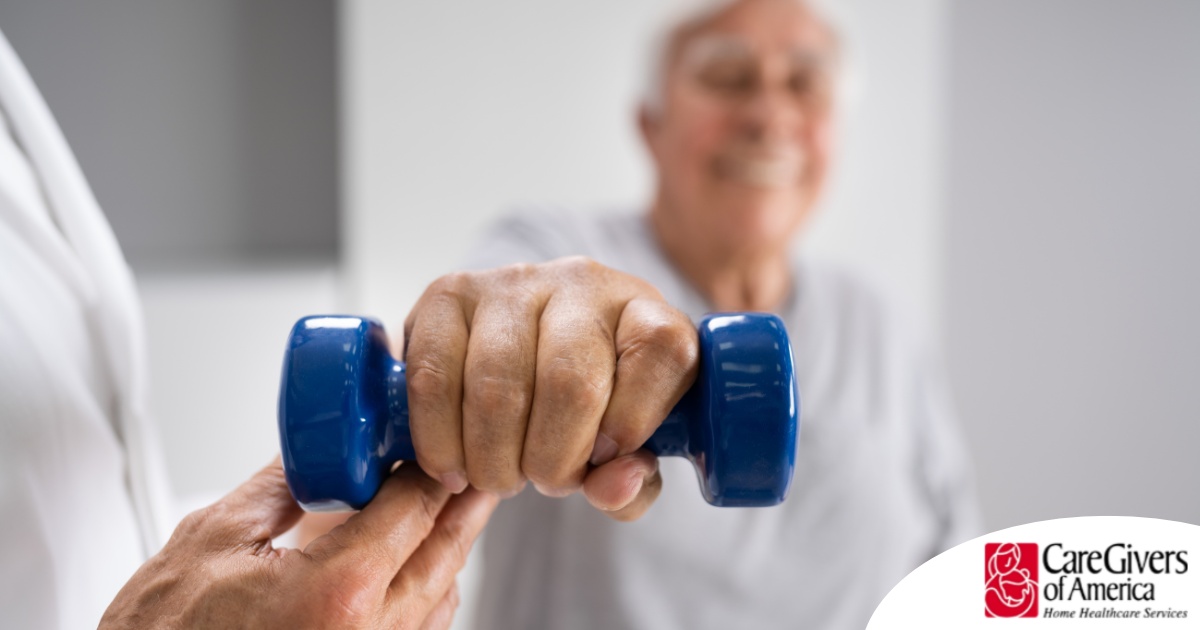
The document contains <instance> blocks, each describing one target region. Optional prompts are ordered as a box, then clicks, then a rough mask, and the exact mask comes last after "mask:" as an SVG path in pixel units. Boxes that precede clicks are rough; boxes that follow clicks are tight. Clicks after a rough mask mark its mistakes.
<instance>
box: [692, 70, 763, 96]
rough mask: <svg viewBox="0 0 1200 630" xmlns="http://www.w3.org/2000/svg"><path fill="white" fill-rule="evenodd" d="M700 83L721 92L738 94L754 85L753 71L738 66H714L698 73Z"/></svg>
mask: <svg viewBox="0 0 1200 630" xmlns="http://www.w3.org/2000/svg"><path fill="white" fill-rule="evenodd" d="M700 83H701V84H702V85H704V86H705V87H707V88H710V89H712V90H715V91H717V92H722V93H731V94H738V93H744V92H747V91H749V90H751V89H753V87H754V73H753V72H747V71H746V70H745V69H744V68H740V67H722V66H716V67H711V68H707V69H705V70H704V71H703V72H701V73H700Z"/></svg>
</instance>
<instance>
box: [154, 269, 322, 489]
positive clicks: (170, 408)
mask: <svg viewBox="0 0 1200 630" xmlns="http://www.w3.org/2000/svg"><path fill="white" fill-rule="evenodd" d="M137 281H138V289H139V290H140V292H141V296H142V304H143V307H144V310H145V314H146V326H147V337H148V338H147V341H148V344H149V350H150V367H151V375H150V391H151V398H150V411H151V414H152V416H153V417H154V418H155V420H156V424H157V425H158V427H159V432H160V434H161V437H162V441H163V447H164V450H165V453H166V455H167V467H168V472H169V473H170V475H171V481H172V486H173V490H174V491H175V494H176V495H177V497H179V498H180V500H181V504H182V505H183V506H185V507H198V506H199V505H202V504H203V503H206V502H207V501H211V500H213V499H216V498H217V497H219V496H221V495H223V494H225V493H226V492H228V491H229V490H232V489H233V488H234V487H236V486H237V485H238V484H240V483H241V482H242V481H245V480H246V479H247V478H248V477H249V476H250V475H251V474H253V473H254V472H255V471H257V470H258V469H259V468H261V467H263V466H265V465H266V464H267V463H268V462H269V461H270V460H271V458H272V457H273V456H274V455H275V454H276V453H278V452H279V433H278V429H277V428H276V427H277V421H276V418H277V416H276V402H277V401H278V399H279V398H278V397H279V374H280V370H281V368H282V366H283V350H284V347H285V344H286V341H287V334H288V331H289V330H291V327H292V324H294V323H295V322H296V320H297V319H298V318H300V317H301V316H303V315H310V314H313V313H320V312H330V311H337V310H339V309H338V306H339V297H338V281H337V275H336V273H335V271H334V269H333V267H332V266H331V265H330V264H329V263H322V262H312V263H296V262H293V263H291V264H288V265H279V264H277V265H262V264H259V265H254V266H247V265H244V264H238V265H232V266H220V267H212V266H210V267H207V268H200V269H195V268H193V269H167V270H160V271H147V272H140V273H138V274H137ZM206 500H207V501H206Z"/></svg>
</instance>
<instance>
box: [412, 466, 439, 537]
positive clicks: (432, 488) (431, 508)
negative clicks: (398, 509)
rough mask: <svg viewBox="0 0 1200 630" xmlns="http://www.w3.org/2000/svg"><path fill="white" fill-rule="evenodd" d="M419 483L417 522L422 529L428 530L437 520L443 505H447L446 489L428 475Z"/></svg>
mask: <svg viewBox="0 0 1200 630" xmlns="http://www.w3.org/2000/svg"><path fill="white" fill-rule="evenodd" d="M417 484H418V490H419V492H417V499H418V501H417V507H416V510H415V512H416V523H415V524H416V526H417V529H419V530H420V531H422V532H428V531H429V530H431V529H433V524H434V523H436V522H437V517H438V514H441V513H442V507H443V506H444V505H445V500H444V498H443V497H442V494H443V493H444V492H445V491H444V490H443V489H442V487H441V485H440V484H438V483H437V482H435V481H433V480H432V479H430V478H428V477H424V478H422V479H419V480H418V481H417Z"/></svg>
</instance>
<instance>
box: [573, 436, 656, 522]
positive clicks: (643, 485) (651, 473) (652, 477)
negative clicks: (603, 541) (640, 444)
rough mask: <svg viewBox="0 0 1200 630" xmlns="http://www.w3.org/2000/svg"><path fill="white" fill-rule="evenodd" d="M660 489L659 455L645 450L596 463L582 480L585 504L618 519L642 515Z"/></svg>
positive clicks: (635, 517) (629, 519)
mask: <svg viewBox="0 0 1200 630" xmlns="http://www.w3.org/2000/svg"><path fill="white" fill-rule="evenodd" d="M660 492H662V475H661V474H659V472H658V458H657V457H655V456H654V454H653V453H651V452H650V451H647V450H645V449H642V450H639V451H635V452H633V453H630V454H629V455H622V456H621V457H618V458H616V459H614V460H612V461H610V462H608V463H607V464H604V465H602V466H597V467H596V468H594V469H592V471H591V472H589V473H588V475H587V477H586V478H585V479H584V481H583V495H584V496H585V497H587V500H588V503H591V504H592V506H593V507H595V508H597V509H599V510H600V511H602V512H604V513H605V514H607V515H608V516H610V517H612V518H614V519H616V520H618V521H632V520H636V519H638V518H641V516H642V515H643V514H645V513H646V510H648V509H650V506H651V505H652V504H653V503H654V500H655V499H657V498H658V495H659V493H660Z"/></svg>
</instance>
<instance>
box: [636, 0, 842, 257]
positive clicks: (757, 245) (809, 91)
mask: <svg viewBox="0 0 1200 630" xmlns="http://www.w3.org/2000/svg"><path fill="white" fill-rule="evenodd" d="M668 55H669V57H668V63H667V68H666V76H665V81H664V86H663V93H662V100H661V104H660V108H659V109H658V110H657V111H646V112H643V118H642V128H643V133H644V135H645V137H646V141H647V144H648V145H649V147H650V151H651V154H652V156H653V158H654V161H655V163H656V165H657V167H658V175H659V183H660V186H661V193H662V195H663V199H664V201H665V204H664V205H665V206H666V207H665V208H660V211H663V212H667V213H673V214H674V215H675V216H673V217H671V219H672V222H673V223H674V224H675V225H688V226H689V228H694V229H697V230H700V234H703V236H704V237H705V238H703V239H702V240H704V241H706V245H705V246H709V247H711V246H714V245H716V246H718V247H721V248H723V249H726V250H727V251H726V253H728V254H733V255H743V254H746V253H750V254H753V252H755V251H756V250H762V249H763V248H771V249H775V248H779V247H785V246H786V243H787V242H788V241H789V240H790V238H791V236H792V235H793V234H794V233H795V232H796V230H797V229H798V228H799V226H800V225H801V224H803V223H804V220H805V219H806V218H807V217H808V214H809V212H810V210H811V208H812V206H813V204H814V203H815V201H816V199H817V196H818V194H819V193H820V190H821V188H822V184H823V182H824V180H825V178H826V173H827V170H828V166H829V161H830V158H831V153H832V149H833V147H832V144H833V142H832V127H833V121H832V115H833V112H832V109H833V90H834V85H833V84H834V73H835V68H834V65H835V59H834V57H835V42H834V40H833V38H832V36H831V34H830V33H829V32H828V30H827V28H826V27H825V26H824V25H823V24H822V23H821V22H820V21H819V20H818V19H817V18H816V17H815V16H814V15H813V14H812V13H810V12H809V11H808V10H807V9H806V8H805V7H804V6H803V5H801V4H800V3H798V2H795V1H794V0H744V1H741V2H737V3H735V4H733V5H732V6H730V7H728V8H726V9H725V10H724V11H722V12H720V13H719V14H717V15H716V16H714V17H712V18H711V19H708V20H706V21H704V22H703V23H700V24H696V25H693V26H691V27H690V28H689V27H685V28H684V30H683V31H682V32H680V33H679V34H678V35H677V37H676V40H675V42H674V45H673V46H672V47H671V49H670V51H669V52H668ZM714 253H716V252H714Z"/></svg>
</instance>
